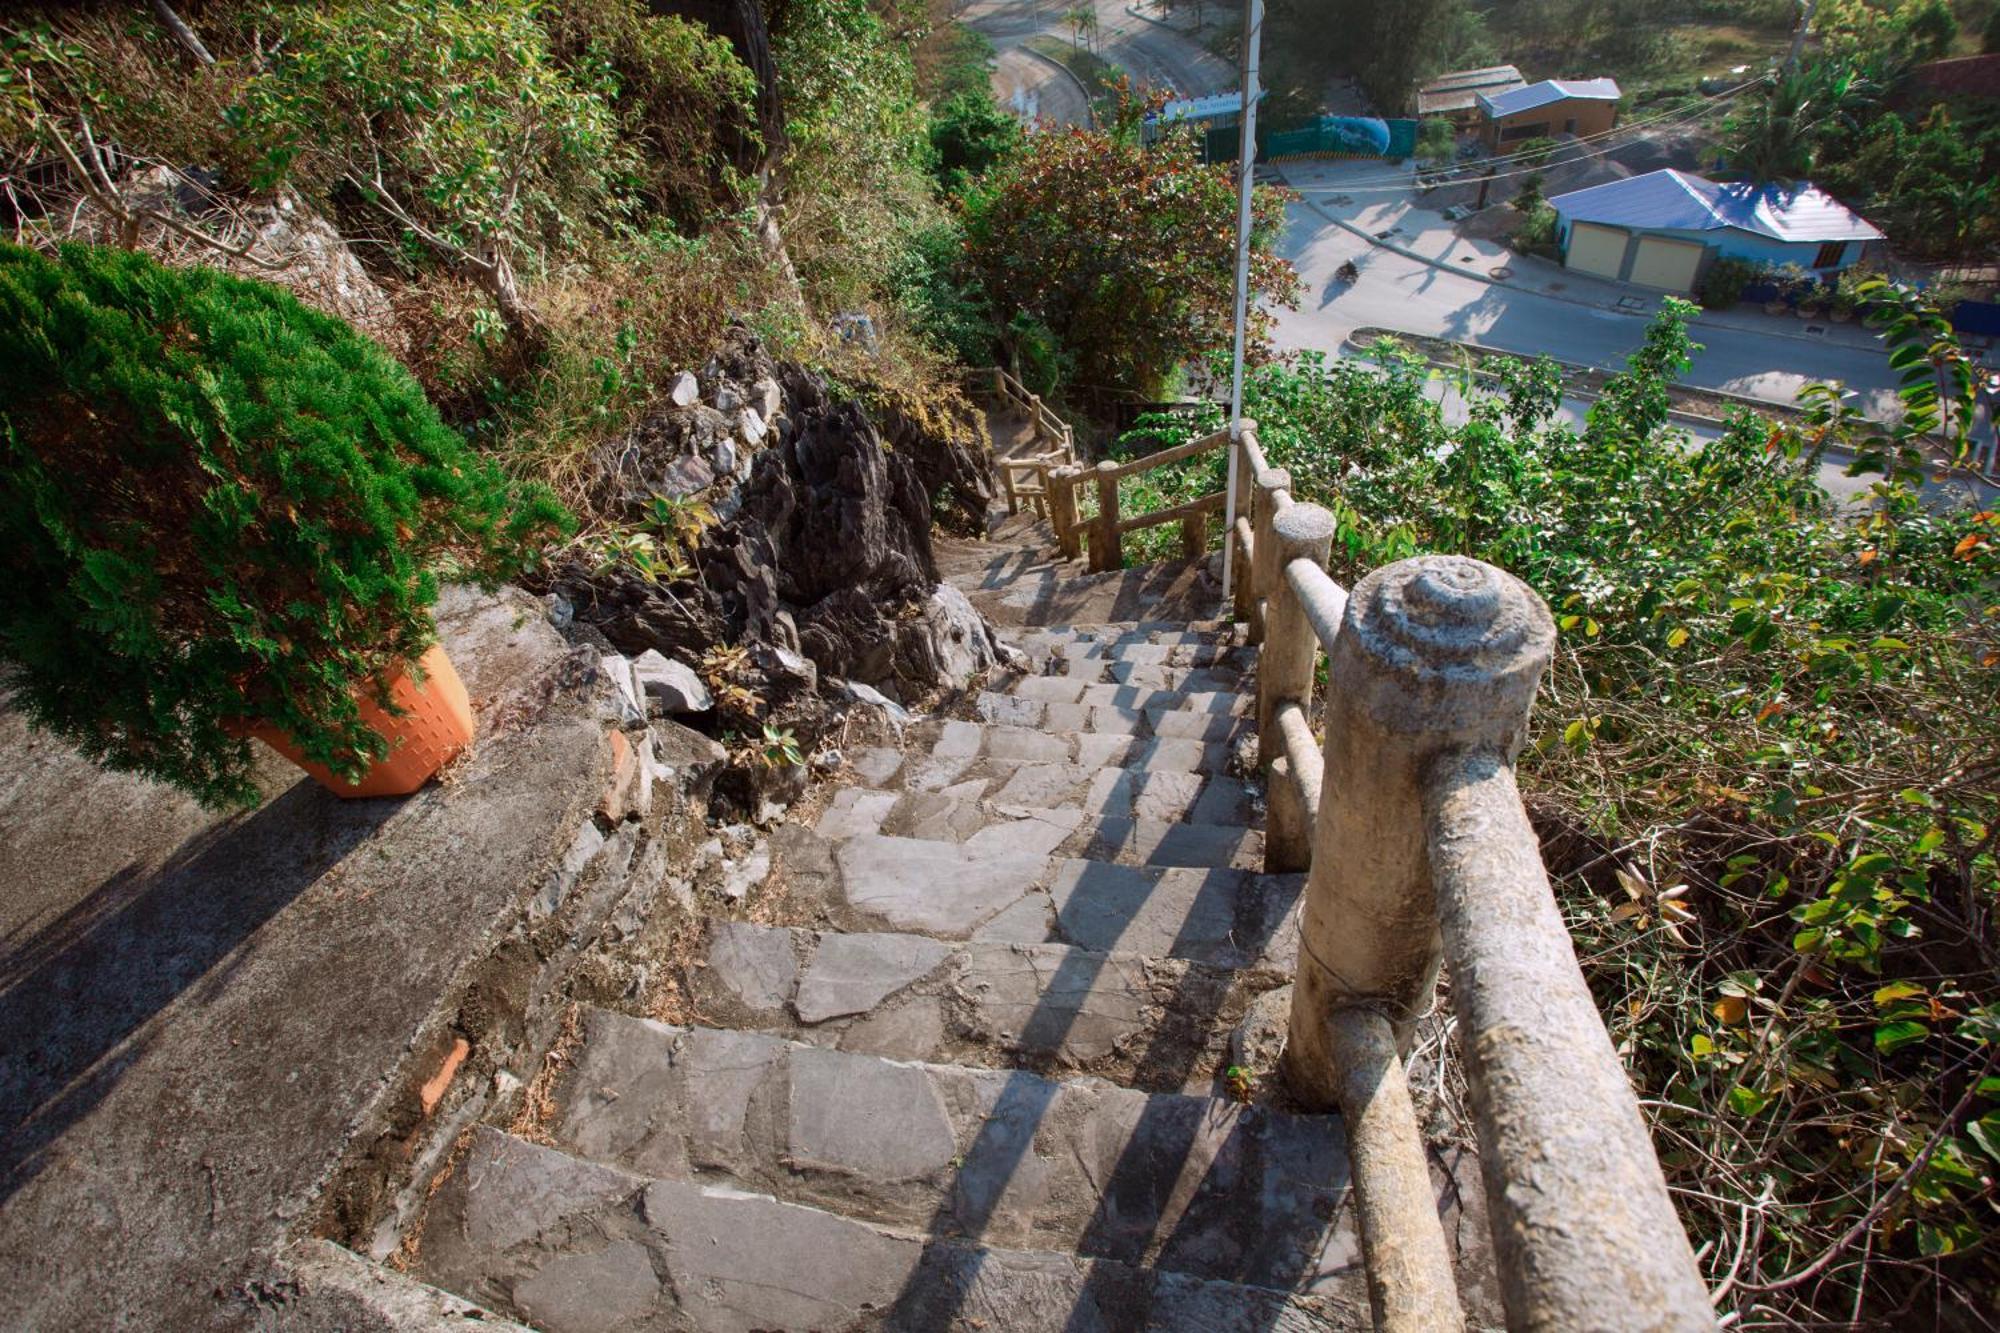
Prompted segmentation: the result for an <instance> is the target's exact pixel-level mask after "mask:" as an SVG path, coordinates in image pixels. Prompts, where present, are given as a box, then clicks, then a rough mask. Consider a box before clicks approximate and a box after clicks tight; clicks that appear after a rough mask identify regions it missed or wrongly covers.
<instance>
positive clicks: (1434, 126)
mask: <svg viewBox="0 0 2000 1333" xmlns="http://www.w3.org/2000/svg"><path fill="white" fill-rule="evenodd" d="M1457 142H1458V136H1457V135H1456V134H1455V133H1454V132H1453V131H1452V128H1451V122H1450V121H1448V120H1446V119H1444V118H1443V117H1442V116H1433V117H1431V118H1430V119H1429V120H1426V121H1424V122H1423V123H1422V124H1420V125H1418V126H1417V156H1418V157H1421V158H1428V159H1430V160H1432V161H1443V160H1447V159H1449V158H1450V157H1451V154H1452V149H1453V147H1454V146H1455V145H1456V144H1457Z"/></svg>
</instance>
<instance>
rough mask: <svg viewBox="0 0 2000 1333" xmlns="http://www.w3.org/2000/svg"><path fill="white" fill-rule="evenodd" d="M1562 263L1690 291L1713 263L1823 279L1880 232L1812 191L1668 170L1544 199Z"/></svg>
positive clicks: (1804, 187)
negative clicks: (1790, 269) (1791, 269)
mask: <svg viewBox="0 0 2000 1333" xmlns="http://www.w3.org/2000/svg"><path fill="white" fill-rule="evenodd" d="M1549 206H1550V207H1551V208H1553V209H1555V211H1556V237H1557V243H1558V244H1559V245H1561V247H1562V251H1563V263H1564V264H1566V265H1567V266H1568V267H1570V268H1573V269H1576V270H1577V271H1578V272H1580V273H1591V274H1595V275H1596V276H1598V277H1600V278H1616V279H1618V280H1619V281H1621V282H1630V283H1635V284H1637V285H1639V286H1641V287H1654V288H1658V289H1659V290H1661V291H1669V292H1690V291H1693V290H1694V288H1695V285H1696V284H1697V283H1699V282H1700V281H1701V277H1702V274H1703V273H1705V272H1706V271H1707V270H1708V266H1709V265H1710V264H1712V263H1714V262H1715V260H1716V259H1717V258H1720V257H1726V258H1730V259H1740V260H1744V261H1746V262H1748V263H1752V264H1766V265H1770V266H1773V267H1777V266H1780V265H1785V264H1796V265H1798V266H1799V267H1800V268H1803V269H1808V270H1811V271H1814V272H1817V273H1820V274H1822V275H1825V274H1832V273H1837V272H1839V271H1840V270H1841V269H1843V268H1846V267H1847V266H1848V265H1850V264H1853V263H1854V262H1855V261H1856V260H1858V259H1860V258H1861V256H1862V253H1863V252H1864V250H1865V249H1866V247H1867V246H1868V244H1869V243H1870V242H1871V241H1879V240H1881V239H1882V233H1881V232H1880V231H1878V230H1876V228H1875V227H1874V226H1873V225H1872V224H1870V223H1869V222H1868V220H1867V219H1866V218H1863V217H1862V216H1860V215H1859V214H1858V213H1856V212H1854V211H1853V210H1852V209H1850V208H1848V207H1847V205H1845V204H1843V203H1841V202H1840V201H1839V200H1838V199H1835V198H1834V197H1833V196H1832V195H1830V194H1827V193H1826V192H1825V191H1823V190H1820V189H1818V188H1816V187H1815V186H1813V185H1810V184H1807V183H1804V182H1800V183H1799V184H1796V185H1752V184H1749V183H1747V182H1737V183H1730V184H1725V183H1721V182H1717V181H1712V180H1707V179H1705V178H1703V177H1701V176H1694V175H1690V174H1689V173H1687V172H1685V171H1675V170H1673V169H1672V168H1667V169H1666V170H1663V171H1649V172H1647V173H1646V174H1645V175H1643V176H1633V177H1630V178H1629V179H1626V180H1621V181H1611V182H1609V183H1607V184H1604V185H1593V186H1591V187H1590V188H1589V189H1587V190H1573V191H1571V192H1570V193H1568V194H1559V195H1556V196H1555V197H1554V198H1552V199H1550V200H1549Z"/></svg>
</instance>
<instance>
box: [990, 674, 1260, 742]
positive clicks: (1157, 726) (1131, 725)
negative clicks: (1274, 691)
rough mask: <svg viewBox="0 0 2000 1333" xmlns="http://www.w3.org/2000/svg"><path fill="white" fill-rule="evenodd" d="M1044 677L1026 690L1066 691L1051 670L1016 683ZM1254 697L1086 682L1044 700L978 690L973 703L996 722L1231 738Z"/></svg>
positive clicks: (1252, 706)
mask: <svg viewBox="0 0 2000 1333" xmlns="http://www.w3.org/2000/svg"><path fill="white" fill-rule="evenodd" d="M1034 681H1047V682H1049V686H1055V687H1058V688H1055V689H1051V688H1049V686H1036V687H1035V688H1034V689H1032V690H1030V691H1029V695H1030V696H1034V695H1040V694H1056V695H1067V694H1069V693H1070V691H1069V690H1067V689H1063V688H1060V687H1064V686H1068V685H1071V684H1073V683H1076V682H1071V681H1068V680H1065V679H1062V678H1060V677H1056V676H1030V677H1026V678H1025V679H1023V680H1021V681H1018V682H1016V684H1017V685H1023V684H1029V683H1031V682H1034ZM1255 708H1256V702H1255V700H1253V699H1251V698H1250V697H1249V696H1248V695H1242V694H1237V693H1234V692H1233V691H1199V692H1195V693H1188V692H1186V691H1182V690H1160V689H1153V688H1150V687H1147V686H1139V685H1117V684H1110V683H1105V684H1096V685H1085V686H1084V687H1083V689H1082V690H1081V691H1080V692H1077V694H1076V698H1075V699H1074V700H1073V701H1072V700H1068V699H1066V698H1057V699H1055V700H1048V699H1043V698H1037V697H1023V696H1021V695H1019V694H1014V693H1000V692H997V691H994V690H982V691H980V692H979V694H978V695H977V696H975V698H974V699H973V709H974V711H975V712H976V713H977V715H978V718H979V720H980V721H982V722H986V723H989V724H991V725H993V726H1001V727H1032V728H1034V729H1036V730H1038V731H1095V732H1105V733H1108V734H1111V735H1118V736H1191V737H1195V738H1198V739H1201V740H1230V739H1233V738H1234V737H1235V736H1236V735H1238V734H1239V732H1238V729H1237V727H1236V725H1235V722H1236V719H1238V718H1241V717H1248V716H1249V715H1250V714H1251V713H1252V712H1254V711H1255Z"/></svg>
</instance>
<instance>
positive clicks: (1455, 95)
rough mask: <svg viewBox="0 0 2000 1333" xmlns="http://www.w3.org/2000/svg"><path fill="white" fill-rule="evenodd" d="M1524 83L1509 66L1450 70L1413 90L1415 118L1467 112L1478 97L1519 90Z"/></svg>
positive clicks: (1474, 104)
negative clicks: (1415, 91) (1511, 89)
mask: <svg viewBox="0 0 2000 1333" xmlns="http://www.w3.org/2000/svg"><path fill="white" fill-rule="evenodd" d="M1526 82H1527V80H1525V79H1523V78H1522V77H1521V71H1520V70H1518V69H1516V68H1515V67H1514V66H1512V65H1488V66H1486V67H1485V68H1483V69H1460V70H1453V71H1452V72H1451V73H1449V74H1440V75H1439V76H1438V77H1437V78H1435V79H1432V80H1431V81H1430V82H1429V83H1426V84H1424V85H1423V86H1422V87H1421V88H1419V89H1417V114H1418V115H1419V116H1436V115H1442V114H1444V113H1445V112H1448V111H1470V110H1471V109H1472V108H1473V107H1474V106H1476V105H1478V101H1479V94H1481V93H1483V92H1484V93H1496V92H1504V91H1506V90H1507V89H1509V88H1520V87H1523V86H1524V85H1525V84H1526Z"/></svg>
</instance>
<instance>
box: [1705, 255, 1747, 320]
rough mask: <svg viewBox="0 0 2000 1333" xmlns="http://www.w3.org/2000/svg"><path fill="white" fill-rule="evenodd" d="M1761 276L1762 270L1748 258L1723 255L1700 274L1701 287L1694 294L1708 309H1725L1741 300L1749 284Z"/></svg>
mask: <svg viewBox="0 0 2000 1333" xmlns="http://www.w3.org/2000/svg"><path fill="white" fill-rule="evenodd" d="M1762 276H1763V271H1762V270H1761V269H1760V268H1759V267H1758V266H1757V265H1755V264H1752V263H1750V262H1749V261H1748V260H1744V259H1730V258H1728V257H1727V256H1724V257H1722V258H1719V259H1717V260H1716V261H1715V262H1714V263H1712V264H1710V265H1709V266H1708V272H1706V273H1704V274H1702V275H1701V288H1700V290H1699V291H1697V292H1696V293H1695V295H1696V296H1697V297H1699V298H1700V300H1701V303H1702V305H1704V306H1706V307H1707V308H1708V309H1710V310H1727V309H1728V308H1729V307H1730V306H1733V305H1735V304H1736V303H1737V302H1738V301H1741V300H1742V299H1743V293H1744V292H1746V291H1748V290H1749V289H1750V284H1751V283H1753V282H1756V281H1757V280H1758V279H1759V278H1760V277H1762Z"/></svg>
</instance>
